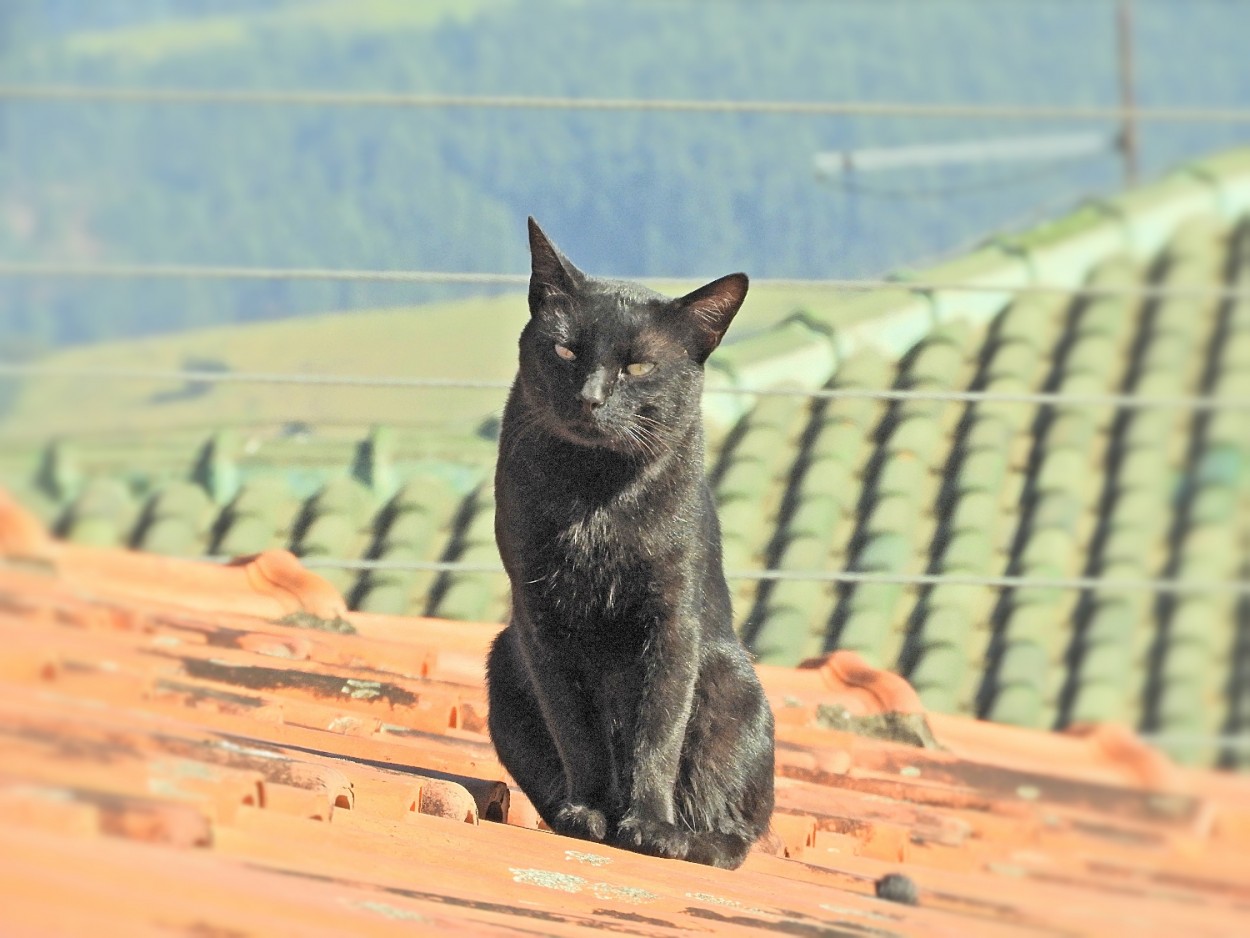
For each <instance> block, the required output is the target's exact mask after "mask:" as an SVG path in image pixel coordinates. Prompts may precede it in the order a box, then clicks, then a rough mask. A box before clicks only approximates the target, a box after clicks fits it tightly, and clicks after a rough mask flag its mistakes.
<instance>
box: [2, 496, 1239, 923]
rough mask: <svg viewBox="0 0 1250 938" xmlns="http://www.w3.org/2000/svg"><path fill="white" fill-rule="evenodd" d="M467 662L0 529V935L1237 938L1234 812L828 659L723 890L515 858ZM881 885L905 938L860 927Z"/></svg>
mask: <svg viewBox="0 0 1250 938" xmlns="http://www.w3.org/2000/svg"><path fill="white" fill-rule="evenodd" d="M497 629H498V626H496V625H480V624H475V623H466V622H449V621H445V620H436V619H423V618H401V617H394V616H387V615H377V614H368V613H356V612H348V611H347V609H346V606H345V604H344V602H343V600H342V598H341V597H340V596H339V595H338V594H337V593H336V591H335V590H334V589H333V588H332V587H331V586H330V584H328V583H327V582H326V581H324V580H322V579H321V578H320V577H318V576H317V575H315V574H313V573H311V572H309V571H308V570H306V569H304V568H303V567H301V566H300V564H299V563H298V561H297V560H296V559H295V558H294V557H293V556H292V555H291V554H289V553H287V552H284V551H272V552H267V553H263V554H261V555H259V556H257V557H254V558H251V559H250V560H248V561H246V562H243V563H240V564H236V565H233V566H228V567H222V566H215V565H212V564H208V563H203V562H192V561H185V560H176V559H169V558H161V557H157V556H154V555H147V554H139V553H133V552H126V551H119V550H116V549H105V548H93V547H82V546H76V545H67V544H64V543H60V542H56V541H53V540H51V539H50V538H48V537H47V535H46V534H45V532H44V531H43V529H42V527H41V526H40V525H39V524H38V523H37V522H36V521H35V520H34V519H33V518H31V517H30V516H29V515H28V514H26V513H25V512H24V511H23V510H21V509H19V508H17V507H16V505H15V504H14V503H12V502H11V501H10V500H8V499H7V498H3V497H0V643H2V644H0V647H3V649H4V651H3V654H0V869H2V870H3V875H0V932H2V933H3V934H5V935H6V936H9V935H13V936H22V935H41V936H42V935H82V934H125V935H145V934H158V933H159V934H186V935H260V934H270V935H278V934H281V935H323V934H324V935H343V934H353V935H362V936H363V935H383V934H397V935H398V934H405V935H412V934H436V933H437V934H462V935H501V934H547V935H574V934H589V933H591V932H592V931H593V932H600V931H605V930H606V931H610V932H615V933H620V934H638V935H643V934H645V935H663V934H674V933H677V932H678V931H681V932H686V933H691V932H693V933H704V934H715V935H735V934H754V933H766V932H767V933H783V934H789V935H811V936H818V935H847V936H850V935H881V936H893V935H900V936H901V935H925V936H937V935H951V936H975V935H981V934H985V935H990V934H992V935H1011V934H1022V935H1023V934H1030V935H1033V934H1064V935H1078V934H1087V935H1105V934H1109V933H1111V932H1112V931H1113V930H1125V929H1127V930H1130V931H1131V932H1132V933H1133V934H1140V935H1148V934H1160V935H1162V934H1168V935H1172V934H1182V933H1183V934H1193V935H1235V934H1244V932H1245V928H1246V925H1247V922H1250V859H1248V858H1250V780H1244V779H1238V778H1237V777H1235V776H1230V775H1219V774H1215V773H1210V772H1196V771H1193V770H1188V769H1182V768H1178V767H1177V766H1176V765H1174V764H1173V763H1171V762H1169V761H1168V760H1167V759H1165V758H1164V757H1162V756H1160V755H1158V754H1157V753H1156V752H1154V751H1153V750H1151V749H1149V748H1147V747H1146V746H1144V745H1143V744H1142V743H1141V742H1140V741H1139V740H1137V739H1136V738H1134V737H1133V736H1132V735H1131V734H1129V733H1127V732H1126V731H1122V730H1115V729H1114V728H1111V727H1100V728H1088V729H1087V730H1085V731H1084V732H1082V733H1067V734H1049V733H1042V732H1037V731H1033V730H1027V729H1018V728H1010V727H1003V726H997V725H995V724H992V723H984V722H977V721H972V720H968V719H966V718H961V717H949V716H942V715H939V714H930V715H928V717H927V721H926V718H925V715H924V713H923V710H922V708H921V706H920V703H919V700H918V698H917V697H916V695H915V694H914V692H913V691H912V690H911V688H910V687H909V686H908V685H907V684H906V682H905V681H903V680H902V679H901V678H899V677H897V676H895V675H891V674H889V673H887V672H882V671H875V670H873V669H871V668H868V667H867V666H865V665H864V664H863V663H862V661H861V660H860V659H859V658H858V657H857V656H856V655H855V654H854V653H850V652H837V653H835V654H834V655H832V656H830V657H828V658H826V659H824V660H822V661H821V662H820V663H819V665H818V666H812V667H809V668H806V669H801V670H790V669H785V668H778V667H770V666H760V673H761V677H762V679H763V682H764V684H765V687H766V690H767V693H768V695H769V698H770V701H771V703H772V705H773V708H774V710H775V712H776V714H777V718H778V750H777V797H778V811H777V814H776V817H775V822H774V825H773V828H774V830H773V834H772V835H771V839H770V841H769V843H767V844H765V845H764V846H762V847H761V848H760V849H757V851H756V852H755V853H754V854H753V855H752V856H751V857H750V858H749V859H748V862H747V864H746V865H745V866H744V867H743V868H742V869H741V870H738V871H734V872H727V871H722V870H714V869H710V868H707V867H701V866H697V865H694V864H687V863H681V862H676V861H666V860H659V859H653V858H648V857H642V856H638V855H635V854H630V853H625V852H622V851H619V850H616V849H614V848H610V847H605V846H601V845H597V844H589V843H585V842H582V841H576V840H571V839H567V838H562V837H557V836H555V835H553V834H551V833H549V832H544V831H540V830H536V829H535V827H536V826H537V824H536V817H535V814H534V811H533V809H532V807H530V806H529V805H528V804H527V802H526V801H525V799H524V797H523V796H521V795H520V794H519V793H518V792H517V791H515V790H512V789H510V788H509V786H508V779H507V777H506V776H505V774H504V773H503V771H502V769H501V768H500V766H499V764H498V763H497V761H496V760H495V757H494V754H493V750H492V748H491V746H490V743H489V740H488V738H487V737H486V735H485V732H484V727H485V722H484V718H485V705H486V704H485V694H484V689H483V684H482V678H483V674H482V666H483V665H482V663H483V656H484V653H485V650H486V647H487V645H488V643H489V641H490V640H491V638H492V636H493V635H494V634H495V632H496V631H497ZM854 731H858V732H854ZM869 732H875V733H876V734H877V735H876V736H873V735H864V734H865V733H869ZM883 735H891V736H892V737H893V738H895V739H906V740H907V742H891V741H887V740H886V739H884V738H882V736H883ZM890 873H900V874H902V875H904V876H906V877H908V878H909V879H910V880H911V882H912V883H913V884H914V887H915V890H916V895H917V899H918V905H915V906H910V905H903V904H896V903H893V902H888V901H885V900H883V899H879V898H876V897H875V896H874V890H875V884H876V883H877V882H878V881H879V880H881V879H882V878H883V877H884V876H886V875H887V874H890Z"/></svg>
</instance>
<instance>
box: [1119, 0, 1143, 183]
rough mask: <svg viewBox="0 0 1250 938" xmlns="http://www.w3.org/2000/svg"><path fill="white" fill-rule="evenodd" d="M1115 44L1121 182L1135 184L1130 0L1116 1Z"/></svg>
mask: <svg viewBox="0 0 1250 938" xmlns="http://www.w3.org/2000/svg"><path fill="white" fill-rule="evenodd" d="M1115 12H1116V15H1115V25H1116V29H1115V32H1116V47H1117V51H1118V56H1117V58H1118V59H1119V72H1120V109H1121V112H1122V115H1123V116H1122V117H1121V120H1120V140H1119V149H1120V156H1121V158H1122V159H1123V162H1124V184H1125V185H1126V186H1132V185H1136V184H1137V166H1138V140H1137V121H1136V118H1135V116H1134V111H1133V107H1134V104H1133V97H1134V96H1133V84H1134V82H1133V0H1119V3H1117V4H1116V11H1115Z"/></svg>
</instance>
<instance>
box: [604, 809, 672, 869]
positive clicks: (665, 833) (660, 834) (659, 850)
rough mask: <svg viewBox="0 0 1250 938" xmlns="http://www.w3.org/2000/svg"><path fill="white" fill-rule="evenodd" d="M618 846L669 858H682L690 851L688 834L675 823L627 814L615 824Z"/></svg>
mask: <svg viewBox="0 0 1250 938" xmlns="http://www.w3.org/2000/svg"><path fill="white" fill-rule="evenodd" d="M615 842H616V845H617V846H618V847H624V848H625V849H626V850H634V851H637V852H638V853H646V854H649V855H650V856H653V857H665V858H667V859H669V860H684V859H685V858H686V854H688V853H689V852H690V834H689V833H688V832H686V831H684V830H682V829H681V828H680V827H678V826H677V825H676V824H669V823H668V822H667V821H653V820H648V819H646V818H640V817H634V816H631V815H627V816H626V817H625V818H623V819H622V820H621V823H620V824H619V825H617V828H616V837H615Z"/></svg>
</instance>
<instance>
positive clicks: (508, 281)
mask: <svg viewBox="0 0 1250 938" xmlns="http://www.w3.org/2000/svg"><path fill="white" fill-rule="evenodd" d="M0 276H3V277H32V278H65V277H73V278H84V279H93V278H99V279H153V280H169V279H205V280H321V281H330V282H337V281H349V282H377V283H417V284H480V285H486V286H490V285H497V286H523V285H525V284H527V283H529V275H528V274H500V273H475V272H471V271H435V270H357V269H350V268H335V267H242V266H220V265H205V264H86V263H65V262H61V261H47V262H45V261H38V262H36V261H0ZM645 279H646V280H649V281H652V282H657V283H679V284H684V283H690V284H695V285H697V284H702V283H704V282H705V278H700V277H663V276H659V277H655V276H652V277H646V278H645ZM751 283H752V285H753V286H756V287H771V288H774V289H798V290H805V289H827V290H844V291H847V292H867V291H872V290H912V291H914V292H917V293H930V292H940V291H944V290H945V291H950V292H956V293H1012V294H1041V295H1058V296H1065V297H1079V298H1084V299H1095V298H1099V297H1120V296H1132V297H1140V298H1142V299H1148V300H1171V299H1190V300H1250V286H1238V287H1230V286H1219V287H1212V286H1197V285H1194V286H1185V285H1175V284H1173V285H1168V284H1150V283H1136V284H1117V285H1110V284H1107V285H1097V284H1083V285H1080V286H1069V285H1067V284H1061V283H1014V284H1013V283H987V282H976V281H951V282H943V281H938V280H907V279H897V280H890V279H885V278H876V279H871V278H868V279H864V278H841V279H840V278H819V277H817V278H810V277H809V278H802V277H756V278H753V279H752V281H751Z"/></svg>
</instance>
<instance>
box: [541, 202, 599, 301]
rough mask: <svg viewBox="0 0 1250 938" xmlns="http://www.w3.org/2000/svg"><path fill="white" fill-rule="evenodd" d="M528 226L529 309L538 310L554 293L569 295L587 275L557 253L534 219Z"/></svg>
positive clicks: (575, 290)
mask: <svg viewBox="0 0 1250 938" xmlns="http://www.w3.org/2000/svg"><path fill="white" fill-rule="evenodd" d="M529 229H530V293H529V302H530V313H531V314H537V313H538V311H539V310H540V309H542V308H543V306H544V304H547V303H548V302H549V301H550V300H551V299H552V298H554V297H561V296H564V297H571V296H572V295H573V294H574V293H576V292H577V290H578V288H579V287H580V286H581V285H582V284H583V283H584V282H585V279H586V275H585V274H583V273H582V272H581V271H580V270H578V269H577V268H576V267H574V266H573V262H572V261H570V260H569V259H568V258H567V257H565V256H564V255H563V254H561V253H560V250H559V249H558V248H557V247H556V246H555V245H554V244H552V243H551V240H550V239H549V238H548V237H547V236H546V235H545V234H543V230H542V229H541V228H539V227H538V222H536V221H534V216H532V215H531V216H530V218H529Z"/></svg>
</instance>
